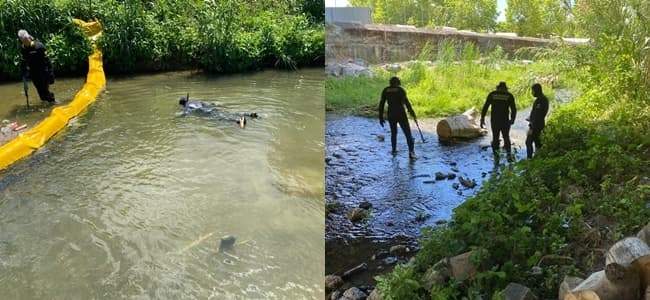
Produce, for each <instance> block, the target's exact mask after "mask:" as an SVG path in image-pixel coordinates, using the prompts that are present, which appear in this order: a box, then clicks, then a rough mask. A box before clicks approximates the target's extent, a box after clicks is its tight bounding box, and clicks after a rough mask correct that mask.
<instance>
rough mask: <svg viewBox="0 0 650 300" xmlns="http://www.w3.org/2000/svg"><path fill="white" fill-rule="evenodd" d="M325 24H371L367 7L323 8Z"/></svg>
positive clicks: (369, 11)
mask: <svg viewBox="0 0 650 300" xmlns="http://www.w3.org/2000/svg"><path fill="white" fill-rule="evenodd" d="M325 23H330V24H331V23H356V24H372V11H371V9H370V8H369V7H325Z"/></svg>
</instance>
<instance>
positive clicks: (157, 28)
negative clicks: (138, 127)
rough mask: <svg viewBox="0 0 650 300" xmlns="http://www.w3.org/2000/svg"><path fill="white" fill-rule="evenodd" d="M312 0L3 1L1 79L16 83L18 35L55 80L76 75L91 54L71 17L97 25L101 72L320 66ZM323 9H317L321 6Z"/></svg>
mask: <svg viewBox="0 0 650 300" xmlns="http://www.w3.org/2000/svg"><path fill="white" fill-rule="evenodd" d="M313 2H314V1H313V0H304V1H293V0H281V1H268V2H266V1H245V0H223V1H198V0H151V1H139V0H123V1H120V0H105V1H87V0H57V1H54V2H52V1H37V0H20V1H19V0H3V1H0V80H1V79H7V78H13V79H16V78H19V76H20V74H18V66H17V62H18V61H19V44H18V41H17V39H16V32H17V31H18V29H21V28H24V29H27V30H28V31H30V33H32V35H34V36H35V37H37V38H39V39H40V40H42V41H43V42H44V43H45V44H46V46H47V48H48V52H49V54H50V56H51V57H52V60H53V63H54V67H55V69H56V72H57V74H65V73H69V74H79V73H80V69H82V68H83V64H84V61H85V57H86V55H87V54H88V53H89V51H90V48H89V45H88V43H87V42H85V40H84V38H83V35H82V34H81V33H80V32H79V30H78V29H76V28H75V27H74V26H73V25H72V24H71V20H70V19H71V18H73V17H75V18H81V19H86V20H88V19H94V18H96V19H98V20H100V21H101V22H102V23H103V25H104V34H103V35H102V37H101V39H100V41H99V43H100V46H101V47H102V49H103V50H104V61H105V67H106V71H107V72H108V73H132V72H138V71H157V70H174V69H186V68H202V69H204V70H207V71H209V72H217V73H228V72H241V71H247V70H256V69H260V68H265V67H275V68H283V69H295V68H297V67H300V66H308V65H322V63H323V60H324V58H323V57H324V30H323V27H322V23H321V22H322V16H321V13H320V11H319V10H318V9H316V7H317V6H316V5H315V4H314V3H313ZM321 9H322V8H321Z"/></svg>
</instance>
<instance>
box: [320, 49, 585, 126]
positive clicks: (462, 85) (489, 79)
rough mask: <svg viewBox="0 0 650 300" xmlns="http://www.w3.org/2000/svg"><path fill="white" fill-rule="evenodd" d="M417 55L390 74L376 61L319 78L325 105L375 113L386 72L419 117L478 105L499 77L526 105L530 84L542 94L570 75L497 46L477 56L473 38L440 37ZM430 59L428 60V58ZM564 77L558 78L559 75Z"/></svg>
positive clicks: (549, 63)
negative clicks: (366, 70)
mask: <svg viewBox="0 0 650 300" xmlns="http://www.w3.org/2000/svg"><path fill="white" fill-rule="evenodd" d="M418 57H419V59H421V60H420V61H415V62H412V63H410V64H408V66H407V67H405V68H404V69H402V70H401V71H399V72H397V73H396V74H392V73H390V72H388V71H386V70H384V69H382V68H380V67H374V68H373V70H372V71H373V76H372V77H369V76H360V77H340V78H333V77H329V78H327V79H326V81H325V87H326V94H325V101H326V106H327V109H328V110H330V111H335V112H342V113H355V114H361V115H369V116H373V117H374V116H375V115H376V113H377V106H378V103H379V97H380V95H381V91H382V89H383V88H384V87H386V86H387V85H388V80H389V78H390V77H391V76H398V77H400V79H401V81H402V86H403V87H404V88H405V89H406V92H407V95H408V97H409V100H410V101H411V104H412V105H413V108H414V110H415V112H416V114H417V115H418V116H420V117H438V116H447V115H451V114H457V113H462V112H463V111H465V110H467V109H469V108H471V107H476V108H477V109H480V108H481V107H482V105H483V103H484V102H485V98H486V97H487V95H488V93H490V92H491V91H493V90H494V89H495V87H496V85H497V84H498V83H499V82H500V81H505V82H506V83H507V84H508V86H509V87H510V91H511V92H512V93H513V95H514V96H515V99H516V103H517V106H518V107H519V108H523V107H527V106H529V105H530V104H531V103H532V101H533V97H532V96H531V94H530V87H531V85H532V84H533V83H535V82H537V81H539V80H540V79H541V80H544V79H550V78H552V80H548V81H547V82H543V84H544V87H545V90H546V92H547V94H548V96H549V97H550V98H551V99H552V98H553V91H552V88H557V87H562V86H566V85H569V84H572V83H573V82H569V81H568V80H570V77H568V76H567V77H566V78H559V77H558V72H557V71H556V70H554V62H552V59H542V58H540V59H539V60H536V61H535V62H533V63H532V64H524V63H522V62H521V61H520V60H515V59H512V60H511V59H509V58H508V57H506V56H505V54H504V53H503V51H502V50H501V49H500V48H497V49H495V50H494V51H492V52H490V53H487V54H486V55H484V56H483V57H481V54H480V52H479V50H478V49H477V47H476V46H475V45H474V44H473V43H465V44H457V43H454V42H451V41H446V42H442V43H441V45H440V46H439V48H438V50H435V49H433V48H431V47H429V46H427V47H424V49H423V50H422V52H421V53H420V55H419V56H418ZM430 59H433V60H434V61H433V62H432V63H431V62H429V60H430ZM563 80H564V81H563Z"/></svg>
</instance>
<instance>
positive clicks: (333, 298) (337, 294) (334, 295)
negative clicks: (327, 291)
mask: <svg viewBox="0 0 650 300" xmlns="http://www.w3.org/2000/svg"><path fill="white" fill-rule="evenodd" d="M340 298H341V291H334V292H333V293H332V294H331V295H330V300H338V299H340Z"/></svg>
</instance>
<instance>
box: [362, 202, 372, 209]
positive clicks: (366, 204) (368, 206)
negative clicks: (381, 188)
mask: <svg viewBox="0 0 650 300" xmlns="http://www.w3.org/2000/svg"><path fill="white" fill-rule="evenodd" d="M359 208H362V209H370V208H372V203H370V202H368V201H362V202H361V203H359Z"/></svg>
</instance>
